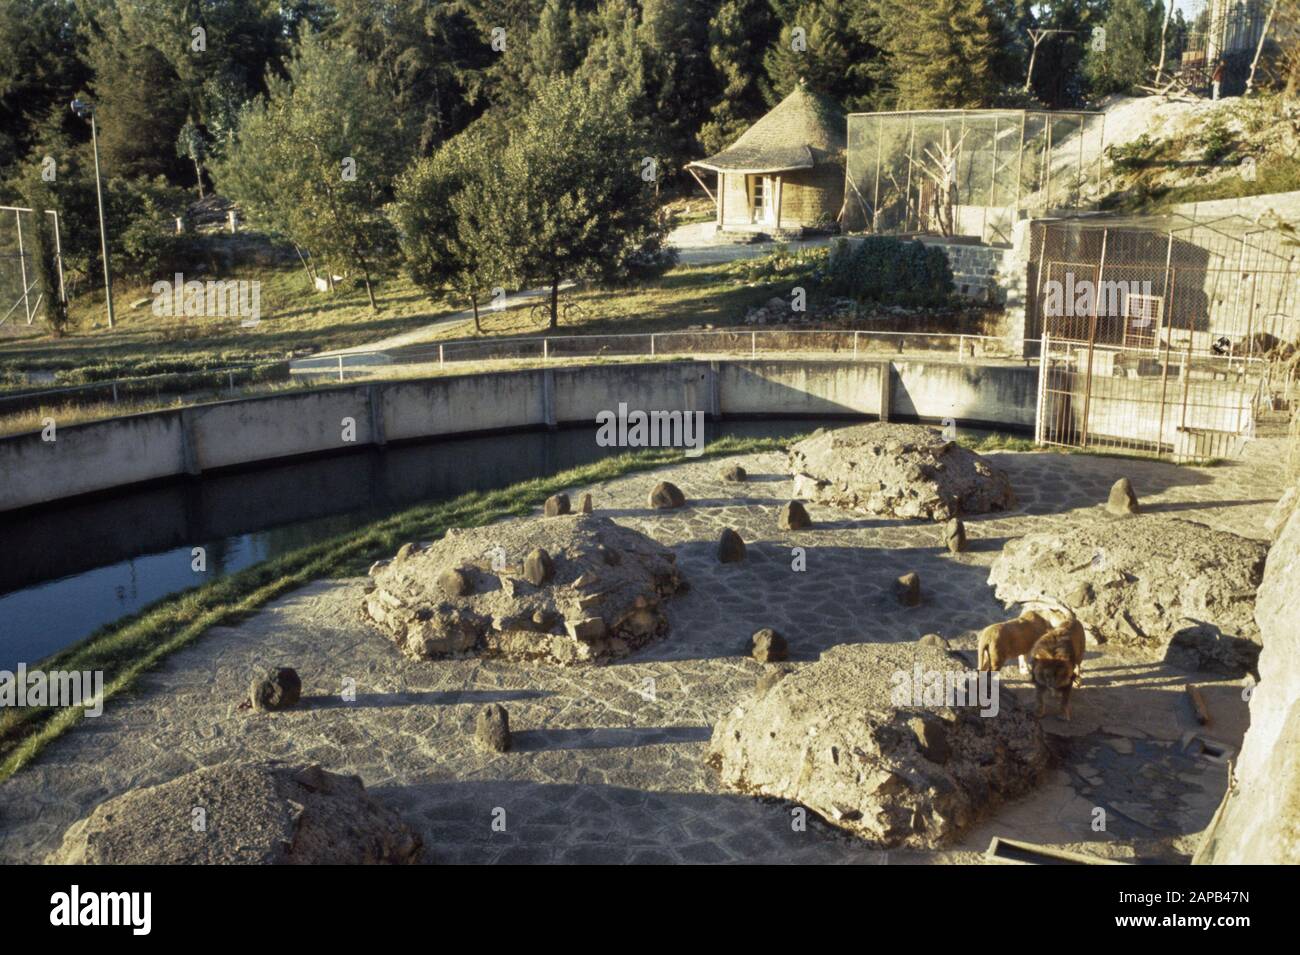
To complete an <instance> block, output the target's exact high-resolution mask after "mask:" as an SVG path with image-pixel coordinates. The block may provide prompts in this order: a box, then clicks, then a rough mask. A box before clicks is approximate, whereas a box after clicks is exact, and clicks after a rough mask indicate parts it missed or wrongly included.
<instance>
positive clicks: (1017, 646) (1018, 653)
mask: <svg viewBox="0 0 1300 955" xmlns="http://www.w3.org/2000/svg"><path fill="white" fill-rule="evenodd" d="M1051 629H1052V623H1051V621H1050V620H1048V619H1047V618H1046V617H1044V616H1043V615H1042V614H1040V613H1038V612H1037V611H1034V610H1028V611H1026V612H1024V613H1022V614H1021V615H1020V616H1019V617H1017V618H1016V619H1015V620H1004V621H1003V622H1002V623H995V624H991V625H990V626H987V627H985V628H984V629H983V630H981V631H980V640H979V668H980V669H981V670H993V671H995V672H996V671H997V670H1001V669H1002V668H1003V667H1004V666H1005V665H1006V664H1007V663H1008V662H1009V661H1010V660H1011V658H1012V657H1019V658H1020V672H1021V673H1028V672H1029V668H1028V667H1027V666H1026V665H1025V654H1027V653H1029V651H1030V650H1032V649H1033V648H1034V644H1035V643H1037V642H1038V640H1039V638H1040V637H1042V635H1043V634H1045V633H1046V632H1047V631H1048V630H1051Z"/></svg>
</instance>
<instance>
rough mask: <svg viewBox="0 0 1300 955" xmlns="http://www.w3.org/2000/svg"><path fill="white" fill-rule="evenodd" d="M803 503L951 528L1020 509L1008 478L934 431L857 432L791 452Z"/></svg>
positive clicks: (869, 428) (861, 428)
mask: <svg viewBox="0 0 1300 955" xmlns="http://www.w3.org/2000/svg"><path fill="white" fill-rule="evenodd" d="M790 467H791V470H792V471H793V472H794V493H795V496H797V497H802V498H807V499H808V500H812V501H818V502H820V503H823V504H835V505H838V506H840V507H847V508H852V509H854V510H859V511H866V512H868V513H871V514H887V515H891V516H893V517H919V518H924V519H926V520H932V521H946V520H948V519H949V518H953V517H960V516H961V515H964V514H984V513H987V512H989V511H1002V510H1006V509H1008V508H1010V507H1013V506H1014V505H1015V494H1014V493H1013V492H1012V490H1011V482H1010V481H1009V480H1008V479H1007V476H1006V475H1005V474H1003V473H1002V472H1001V471H999V470H998V469H996V468H994V467H993V466H992V465H990V464H989V463H988V462H987V461H985V460H984V459H983V458H982V457H980V456H979V455H978V454H976V453H975V452H974V451H969V450H967V449H966V448H963V447H961V445H959V444H957V442H955V441H949V440H947V439H946V438H944V436H943V435H942V434H941V433H940V432H939V431H936V430H935V429H934V428H926V427H922V426H921V425H913V424H887V423H882V422H878V423H875V424H863V425H855V426H854V427H851V428H839V429H836V430H834V431H824V432H821V433H819V434H814V435H813V436H812V437H809V438H806V439H804V440H803V441H800V442H799V443H798V444H796V445H795V446H794V447H793V448H791V449H790Z"/></svg>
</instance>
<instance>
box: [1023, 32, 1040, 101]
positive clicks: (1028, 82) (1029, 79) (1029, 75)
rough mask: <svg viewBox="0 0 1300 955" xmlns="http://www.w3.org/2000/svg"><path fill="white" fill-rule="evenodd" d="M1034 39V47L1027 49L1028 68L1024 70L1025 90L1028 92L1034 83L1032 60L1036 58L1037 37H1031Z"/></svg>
mask: <svg viewBox="0 0 1300 955" xmlns="http://www.w3.org/2000/svg"><path fill="white" fill-rule="evenodd" d="M1031 39H1033V41H1034V48H1033V49H1032V50H1030V51H1029V69H1028V70H1026V71H1025V92H1026V93H1028V92H1029V91H1030V90H1031V89H1032V88H1033V84H1034V60H1036V59H1038V38H1036V37H1031Z"/></svg>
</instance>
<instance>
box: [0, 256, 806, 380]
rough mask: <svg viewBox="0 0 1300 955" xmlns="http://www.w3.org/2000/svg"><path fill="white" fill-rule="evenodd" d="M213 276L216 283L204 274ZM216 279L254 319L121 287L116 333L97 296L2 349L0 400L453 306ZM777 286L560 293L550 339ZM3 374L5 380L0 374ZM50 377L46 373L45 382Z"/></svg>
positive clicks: (320, 337) (294, 277) (275, 348)
mask: <svg viewBox="0 0 1300 955" xmlns="http://www.w3.org/2000/svg"><path fill="white" fill-rule="evenodd" d="M213 277H214V278H216V277H218V276H213ZM219 278H222V279H249V280H254V279H255V280H258V281H260V282H261V283H262V285H261V321H260V322H259V323H258V324H257V325H256V326H255V327H253V328H241V327H240V325H239V320H238V319H237V318H179V319H178V318H165V317H158V316H155V315H153V314H152V310H151V308H150V307H149V305H148V304H146V305H143V306H141V307H139V308H134V309H133V308H131V307H130V305H131V303H133V302H138V301H140V300H141V299H143V298H145V297H149V298H150V299H151V300H152V296H151V295H150V292H149V289H148V287H147V286H143V285H142V286H139V287H134V288H128V289H119V290H118V291H117V293H116V294H115V296H114V305H115V306H116V315H117V325H116V327H115V328H113V329H108V328H105V327H99V328H96V327H94V325H95V324H96V323H99V324H100V325H101V326H102V324H103V322H104V308H103V299H102V296H96V295H87V296H82V297H81V298H79V299H77V300H75V301H74V302H73V303H72V308H71V312H72V316H73V319H74V324H75V331H74V332H73V333H72V334H70V335H68V336H66V337H64V338H53V337H50V336H43V337H35V338H25V339H17V340H8V341H3V340H0V390H4V389H7V390H16V389H18V388H21V387H32V385H31V384H27V385H23V384H22V382H21V381H20V380H18V379H17V378H16V377H15V376H14V375H13V372H14V371H15V370H20V371H24V372H32V371H35V372H46V373H49V372H54V373H57V381H48V380H47V381H44V382H42V383H41V384H42V385H57V384H77V383H81V382H84V381H93V380H106V379H110V378H118V377H123V378H125V377H132V376H136V375H141V374H156V373H166V372H179V371H199V370H203V369H208V368H220V367H225V366H229V365H233V364H241V363H246V362H262V363H265V362H271V361H282V360H284V359H285V358H286V357H287V356H288V355H289V354H290V353H291V352H295V351H299V350H304V349H315V350H318V351H324V350H329V349H334V348H348V347H354V346H360V345H366V344H369V343H371V342H375V341H378V340H380V339H383V338H386V337H389V336H393V335H398V334H403V333H408V332H411V331H413V330H415V329H418V328H421V327H423V326H425V325H427V324H429V323H431V322H436V321H438V320H440V319H443V318H446V317H447V316H449V315H452V314H454V313H455V312H457V311H459V310H460V306H456V305H449V304H446V303H436V304H435V303H433V302H431V301H430V300H429V299H428V298H427V297H425V296H424V294H423V293H422V292H421V291H420V290H419V289H418V288H416V287H415V286H414V285H413V284H412V283H411V282H410V280H409V279H407V278H406V277H405V276H401V275H395V276H390V277H387V278H385V279H383V280H382V281H381V282H380V284H379V286H378V288H377V290H376V297H377V298H378V300H379V304H380V306H381V311H380V312H379V313H378V314H376V313H374V312H373V311H372V310H371V309H370V307H369V305H368V303H367V300H366V295H365V291H364V290H363V289H360V288H351V287H346V288H345V287H340V289H339V290H338V291H336V292H335V293H334V294H333V295H327V294H322V293H318V292H316V291H314V290H312V289H310V288H309V287H308V283H307V278H306V275H305V274H304V273H303V272H302V270H301V269H274V270H262V271H257V272H252V271H242V272H239V271H237V272H234V273H232V274H229V275H222V276H219ZM779 287H780V286H779V285H768V284H766V283H754V284H751V283H749V281H748V280H747V278H746V277H745V274H744V272H743V267H742V266H740V265H738V264H736V263H728V264H722V265H703V266H678V267H676V268H674V269H673V270H671V271H670V272H668V273H667V274H666V275H664V276H662V277H660V278H658V279H655V280H653V281H650V282H647V283H645V284H643V285H642V286H640V287H637V288H632V289H582V290H578V289H575V290H571V291H569V292H565V293H562V296H561V300H562V301H574V302H577V303H578V305H579V306H580V312H574V313H571V316H570V320H569V321H567V322H566V321H562V322H561V328H560V330H559V334H602V333H638V332H647V331H674V330H678V329H682V328H686V327H688V326H691V325H703V324H712V325H729V324H735V323H737V322H739V321H740V320H742V319H743V318H744V315H745V312H746V310H747V309H749V308H750V307H751V306H754V305H758V304H761V303H762V302H764V301H766V300H767V299H768V298H771V297H772V296H773V295H774V294H777V292H776V289H777V288H779ZM482 324H483V334H484V335H485V336H518V335H532V334H542V333H544V332H546V331H547V327H546V319H545V318H544V317H541V316H535V315H534V314H533V310H532V309H531V307H530V306H529V305H527V304H525V305H520V306H515V307H513V308H510V309H507V310H504V311H492V310H490V309H485V310H484V311H483V312H482ZM473 335H474V329H473V325H472V323H470V322H464V323H455V324H449V325H447V326H444V327H441V328H437V329H431V330H430V331H429V333H428V335H427V336H420V340H421V341H430V342H437V341H447V340H451V339H458V338H467V337H473ZM6 371H7V372H8V375H5V374H3V373H4V372H6ZM45 377H46V378H47V379H48V374H47V375H46V376H45Z"/></svg>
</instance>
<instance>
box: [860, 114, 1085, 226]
mask: <svg viewBox="0 0 1300 955" xmlns="http://www.w3.org/2000/svg"><path fill="white" fill-rule="evenodd" d="M1104 123H1105V117H1104V116H1103V115H1102V114H1101V113H1085V112H1044V111H1034V110H992V109H980V110H960V109H958V110H933V111H910V112H899V113H853V114H851V115H850V116H849V118H848V151H847V159H846V173H847V187H848V188H847V197H846V200H845V217H844V223H845V227H846V229H847V230H848V231H856V232H873V233H882V234H905V233H931V234H936V235H944V236H970V237H975V238H978V239H979V241H981V242H984V243H988V244H994V245H1009V244H1011V242H1012V228H1013V226H1014V224H1015V222H1016V221H1017V220H1018V219H1020V218H1023V217H1024V216H1023V215H1022V213H1031V214H1039V215H1042V214H1048V213H1054V214H1060V213H1062V212H1070V211H1077V210H1082V209H1087V208H1090V207H1091V205H1092V203H1093V202H1094V201H1095V199H1096V197H1097V196H1098V194H1099V192H1100V185H1101V173H1102V170H1101V159H1102V137H1103V131H1104V130H1103V126H1104Z"/></svg>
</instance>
